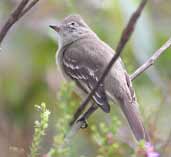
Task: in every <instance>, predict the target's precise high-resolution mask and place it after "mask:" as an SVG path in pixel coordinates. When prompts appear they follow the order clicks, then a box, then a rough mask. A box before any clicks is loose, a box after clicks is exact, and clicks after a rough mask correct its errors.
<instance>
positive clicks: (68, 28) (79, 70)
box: [57, 15, 149, 141]
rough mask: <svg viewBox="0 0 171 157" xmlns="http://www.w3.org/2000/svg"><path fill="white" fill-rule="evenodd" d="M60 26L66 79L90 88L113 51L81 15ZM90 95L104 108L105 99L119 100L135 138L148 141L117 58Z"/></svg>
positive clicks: (60, 56)
mask: <svg viewBox="0 0 171 157" xmlns="http://www.w3.org/2000/svg"><path fill="white" fill-rule="evenodd" d="M59 28H60V29H59V31H58V36H59V40H58V41H59V44H60V46H59V49H58V52H57V60H58V62H57V63H58V64H59V66H60V68H61V70H62V72H63V74H64V76H65V77H66V78H67V79H69V80H75V81H76V82H78V83H79V84H80V85H81V86H82V88H83V89H84V91H86V92H90V90H91V89H92V88H93V87H94V86H95V84H96V83H97V81H98V80H99V78H100V76H101V74H102V72H103V71H104V68H105V67H106V66H107V64H108V63H109V61H110V60H111V58H112V57H113V55H114V53H115V52H114V51H113V50H112V48H110V47H109V46H108V45H107V44H106V43H104V42H103V41H101V40H100V39H99V38H98V37H97V35H96V34H95V33H94V32H93V31H92V30H91V29H90V28H89V27H88V26H87V24H86V23H85V22H84V21H83V20H82V18H81V17H80V16H77V15H76V16H75V15H74V16H69V17H67V18H65V19H64V21H63V22H62V23H61V25H60V26H59ZM83 93H84V94H86V93H85V92H83ZM93 99H94V101H95V102H96V103H97V105H98V106H99V107H100V108H102V110H103V111H104V112H109V111H110V106H109V104H108V99H112V100H113V101H116V102H117V103H119V104H120V107H121V109H122V111H123V113H124V115H125V117H126V118H127V120H128V123H129V125H130V128H131V129H132V131H133V134H134V136H135V138H136V139H137V140H138V141H139V140H141V139H145V140H146V141H149V137H148V134H147V132H146V131H145V128H144V126H143V122H142V120H141V117H140V113H139V112H138V108H137V101H136V98H135V94H134V90H133V88H132V84H131V81H130V79H129V76H128V75H127V72H126V70H125V69H124V67H123V63H122V61H121V59H120V58H119V59H118V60H117V61H116V63H115V64H114V66H113V67H112V69H111V71H110V72H109V74H108V75H107V76H106V78H105V80H104V83H103V84H101V85H100V86H99V88H98V89H97V91H96V92H95V94H94V95H93Z"/></svg>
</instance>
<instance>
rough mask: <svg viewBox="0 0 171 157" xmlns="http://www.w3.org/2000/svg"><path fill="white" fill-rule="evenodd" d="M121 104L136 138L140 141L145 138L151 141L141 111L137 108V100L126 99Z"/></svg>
mask: <svg viewBox="0 0 171 157" xmlns="http://www.w3.org/2000/svg"><path fill="white" fill-rule="evenodd" d="M120 104H121V105H120V106H121V109H122V111H123V113H124V115H125V116H126V118H127V120H128V123H129V126H130V128H131V129H132V132H133V134H134V136H135V138H136V140H137V141H140V140H143V139H144V140H146V142H150V138H149V135H148V133H147V132H146V130H145V128H144V125H143V122H142V120H141V117H140V113H139V112H138V110H137V106H136V102H135V101H134V102H129V101H124V102H121V103H120Z"/></svg>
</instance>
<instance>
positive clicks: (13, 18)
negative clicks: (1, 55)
mask: <svg viewBox="0 0 171 157" xmlns="http://www.w3.org/2000/svg"><path fill="white" fill-rule="evenodd" d="M38 1H39V0H33V1H32V2H30V4H29V5H28V6H27V4H28V2H29V0H22V1H21V2H20V4H19V5H18V6H17V8H16V9H15V10H14V11H13V12H12V13H11V15H10V16H9V18H8V20H7V21H6V22H5V24H4V25H3V27H2V29H1V30H0V44H1V43H2V41H3V39H4V38H5V36H6V35H7V33H8V31H9V30H10V28H11V27H12V26H13V25H14V24H15V23H16V22H17V21H18V20H19V19H20V18H21V17H22V16H23V15H25V14H26V13H27V12H28V11H29V10H30V9H31V8H32V7H33V6H34V5H35V4H36V3H37V2H38ZM26 6H27V7H26Z"/></svg>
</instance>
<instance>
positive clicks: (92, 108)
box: [76, 104, 98, 129]
mask: <svg viewBox="0 0 171 157" xmlns="http://www.w3.org/2000/svg"><path fill="white" fill-rule="evenodd" d="M97 108H98V106H97V105H96V104H92V105H91V106H90V107H89V108H88V110H87V111H86V112H85V113H83V114H82V115H81V116H80V118H79V119H78V120H77V121H76V122H80V121H81V122H82V123H83V124H82V125H81V128H82V129H84V128H87V127H88V124H87V119H88V118H89V117H90V116H91V115H92V113H94V112H95V111H96V110H97Z"/></svg>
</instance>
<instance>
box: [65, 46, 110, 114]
mask: <svg viewBox="0 0 171 157" xmlns="http://www.w3.org/2000/svg"><path fill="white" fill-rule="evenodd" d="M80 51H82V52H81V53H84V55H82V54H81V53H80ZM93 60H94V58H93V56H90V54H89V53H86V52H85V50H84V49H82V48H81V47H80V48H77V46H76V47H73V48H72V47H70V48H69V49H66V50H65V52H64V55H63V68H64V70H65V72H66V74H67V75H69V76H70V77H71V78H72V79H73V80H75V81H76V82H79V83H80V84H81V85H82V87H84V88H85V89H86V90H87V91H88V92H90V91H91V90H92V89H93V88H94V86H95V85H96V83H97V82H98V80H99V70H100V68H99V66H101V65H100V63H98V62H96V63H94V61H93ZM93 100H94V101H95V102H96V103H97V105H99V107H101V108H102V110H103V111H104V112H109V111H110V106H109V104H108V101H107V96H106V93H105V90H104V85H103V84H101V85H100V86H99V88H98V89H97V90H96V92H95V94H94V95H93Z"/></svg>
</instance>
